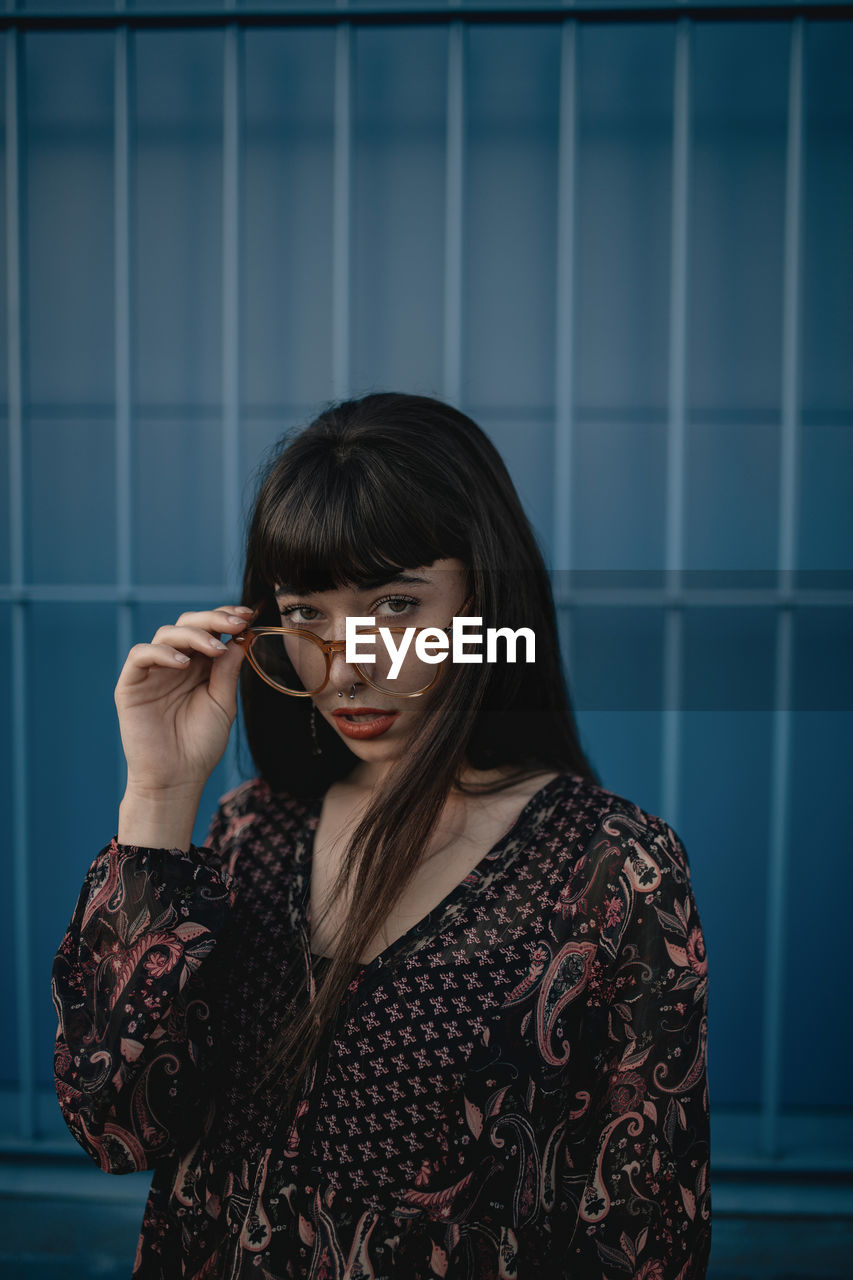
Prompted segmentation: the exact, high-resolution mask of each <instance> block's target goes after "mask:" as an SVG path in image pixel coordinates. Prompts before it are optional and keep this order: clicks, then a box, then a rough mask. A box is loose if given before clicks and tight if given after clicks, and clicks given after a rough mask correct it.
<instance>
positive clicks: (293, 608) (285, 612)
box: [281, 604, 317, 624]
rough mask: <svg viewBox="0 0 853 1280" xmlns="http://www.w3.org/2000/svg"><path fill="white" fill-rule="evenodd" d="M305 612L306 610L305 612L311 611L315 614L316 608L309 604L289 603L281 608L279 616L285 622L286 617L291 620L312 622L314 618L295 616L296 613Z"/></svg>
mask: <svg viewBox="0 0 853 1280" xmlns="http://www.w3.org/2000/svg"><path fill="white" fill-rule="evenodd" d="M306 612H307V613H313V614H315V615H316V613H317V610H316V609H314V608H313V607H312V606H311V605H310V604H291V605H288V606H287V608H286V609H282V610H281V617H282V621H283V622H285V624H286V623H287V621H288V619H289V620H290V621H291V622H313V621H314V618H298V617H297V616H296V615H297V613H300V614H301V613H306Z"/></svg>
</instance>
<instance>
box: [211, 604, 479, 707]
mask: <svg viewBox="0 0 853 1280" xmlns="http://www.w3.org/2000/svg"><path fill="white" fill-rule="evenodd" d="M472 595H473V593H472V594H471V595H469V596H467V597H466V599H465V600H464V601H463V603H462V606H461V607H462V609H464V608H465V606H466V605H467V604H468V602H469V601H470V600H471V598H472ZM265 603H266V602H265V601H261V603H260V604H256V605H255V607H254V610H253V613H252V618H256V617H257V616H258V614H259V613H260V612H261V610H262V609H263V608H264V604H265ZM251 621H252V619H251V618H250V619H249V626H247V627H246V629H245V630H244V631H243V632H242V633H241V634H240V635H237V636H234V637H233V643H234V644H244V645H246V646H247V647H246V658H247V660H248V662H249V663H250V665H251V667H252V669H253V670H254V671H255V672H256V674H257V675H259V676H260V678H261V679H262V680H263V681H265V682H266V683H267V684H268V685H270V687H271V688H273V689H275V690H277V691H278V692H279V693H286V694H288V695H289V696H290V697H291V698H315V697H316V696H317V694H318V693H322V692H323V690H324V689H325V687H326V685H327V684H328V683H329V678H330V676H331V674H332V655H333V654H336V653H345V652H346V647H347V646H346V641H345V640H324V639H323V638H322V636H318V635H317V634H316V633H315V632H314V631H307V630H306V629H305V628H304V627H253V626H252V625H251ZM382 629H383V631H388V632H389V633H390V634H391V635H395V636H402V635H405V633H406V631H408V630H409V629H410V628H408V627H383V628H382ZM434 630H435V628H434V627H415V628H414V631H415V636H417V634H418V633H419V632H421V631H434ZM440 630H442V631H445V632H447V633H448V634H449V633H450V632H451V631H452V630H453V623H452V622H451V623H450V625H449V626H446V627H442V628H440ZM358 634H359V638H361V637H364V636H370V635H376V636H378V635H379V628H378V627H365V628H364V629H363V630H362V629H359V633H358ZM269 635H273V636H302V637H303V638H304V639H306V640H310V641H311V643H312V644H315V645H316V646H317V648H318V649H319V650H320V652H321V653H322V654H323V657H324V659H325V661H326V675H325V677H324V679H323V683H322V684H320V685H318V686H317V688H316V689H312V690H311V692H310V693H309V692H307V691H302V690H298V689H287V688H285V686H284V685H282V684H278V683H277V681H275V680H271V679H270V677H269V676H268V675H267V673H266V672H265V671H264V670H263V668H262V667H261V665H260V663H259V662H258V661H257V660H256V658H255V657H254V655H253V653H252V649H253V648H254V644H255V641H256V640H257V638H258V636H269ZM352 665H353V667H354V668H355V670H356V671H357V672H358V674H359V675H360V676H361V678H362V680H363V681H364V682H365V684H369V685H370V687H371V689H376V691H377V692H378V693H389V692H390V690H388V689H387V688H384V687H383V686H382V685H378V684H375V683H374V681H373V680H371V678H370V676H369V675H368V674H367V671H366V670H365V669H364V667H363V666H362V665H361V664H360V663H358V662H354V663H353V664H352ZM443 665H444V664H443V662H437V663H436V664H435V675H434V676H433V678H432V680H431V681H430V682H429V684H428V685H426V686H425V687H424V688H423V689H418V690H417V692H415V693H398V692H397V691H396V690H395V696H396V697H398V698H420V697H423V695H424V694H425V693H429V691H430V689H432V688H434V686H435V684H436V682H437V680H438V678H439V676H440V675H441V668H442V666H443Z"/></svg>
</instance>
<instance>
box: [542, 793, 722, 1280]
mask: <svg viewBox="0 0 853 1280" xmlns="http://www.w3.org/2000/svg"><path fill="white" fill-rule="evenodd" d="M561 914H562V915H563V917H564V921H568V920H571V929H570V934H571V936H572V938H573V939H575V940H577V941H578V942H581V943H583V944H585V945H584V948H583V952H584V979H585V981H584V984H583V988H582V990H579V991H577V992H576V993H575V995H574V996H573V999H574V1000H577V1001H578V1004H576V1005H575V1009H576V1010H577V1016H578V1018H579V1026H578V1038H577V1040H576V1041H575V1043H576V1045H577V1049H578V1052H574V1051H573V1057H572V1060H571V1061H570V1063H569V1064H568V1068H567V1074H566V1106H567V1130H566V1150H567V1153H568V1156H569V1167H568V1168H567V1169H566V1170H565V1172H564V1173H563V1177H562V1194H561V1195H560V1200H561V1201H562V1202H563V1206H564V1209H565V1212H564V1214H563V1215H560V1214H559V1213H558V1215H557V1216H558V1218H560V1217H562V1221H561V1222H560V1228H561V1229H560V1231H559V1234H560V1236H561V1238H562V1239H565V1240H566V1244H565V1251H564V1252H562V1250H561V1252H562V1257H563V1258H564V1259H565V1274H566V1276H580V1275H582V1276H584V1277H589V1278H590V1280H592V1277H596V1278H597V1277H603V1278H606V1280H615V1278H616V1277H620V1276H624V1277H631V1278H632V1280H702V1278H703V1277H704V1276H705V1273H706V1268H707V1264H708V1256H709V1253H710V1247H711V1195H710V1121H709V1105H708V1081H707V1037H708V973H707V958H706V953H705V940H704V935H703V932H702V925H701V922H700V919H699V913H698V910H697V907H696V902H695V900H694V897H693V893H692V889H691V885H690V871H689V865H688V861H687V854H686V852H685V850H684V846H683V845H682V843H681V841H680V840H679V838H678V836H677V835H676V834H675V832H674V831H673V830H672V829H671V828H670V827H668V826H667V824H666V823H664V822H662V821H661V820H660V819H658V818H654V817H652V816H650V815H645V814H643V815H642V816H641V817H638V816H637V815H636V814H634V813H626V814H621V813H613V814H611V815H610V816H609V817H608V818H606V819H605V820H604V821H603V822H602V823H601V826H600V828H599V830H598V832H597V833H596V836H595V837H594V838H593V840H592V841H591V843H590V846H589V847H588V849H587V853H586V857H585V860H584V866H583V869H582V870H581V872H580V874H579V876H578V881H577V884H576V885H575V887H574V888H573V887H572V886H568V887H567V890H566V891H565V893H564V895H563V898H562V899H561ZM568 1012H569V1009H567V1013H568ZM573 1039H574V1036H573Z"/></svg>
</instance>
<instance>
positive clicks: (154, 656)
mask: <svg viewBox="0 0 853 1280" xmlns="http://www.w3.org/2000/svg"><path fill="white" fill-rule="evenodd" d="M237 609H240V610H241V611H242V612H243V615H244V616H243V617H240V616H239V614H238V612H237ZM251 612H252V611H251V610H250V609H243V608H242V606H239V605H238V606H232V605H223V606H221V607H220V608H218V609H208V610H205V611H203V612H196V613H182V614H181V616H180V618H179V619H178V621H177V623H176V624H175V625H164V626H162V627H158V628H157V630H156V632H155V633H154V636H153V638H152V640H151V643H150V644H135V645H134V646H133V648H132V649H131V650H130V652H129V653H128V655H127V661H126V663H125V679H126V680H127V678H128V676H129V677H130V680H129V682H130V683H135V681H134V680H133V676H132V674H131V673H132V672H133V671H134V670H135V671H137V672H138V673H139V676H138V677H137V679H139V678H142V676H143V673H144V672H145V671H146V670H148V669H149V668H151V667H156V666H165V667H171V668H172V669H178V668H180V667H186V666H188V664H189V662H190V660H191V657H192V655H193V654H196V653H197V654H201V655H203V656H204V657H207V658H218V657H221V656H222V654H224V653H226V652H227V651H228V649H229V647H230V646H229V645H226V644H223V643H222V641H221V640H220V639H219V634H220V633H224V634H228V633H230V634H232V635H237V634H238V633H239V632H240V631H242V630H243V629H244V627H245V626H246V624H247V622H248V620H249V617H250V616H251ZM211 633H213V634H211ZM237 647H238V648H239V646H237ZM238 666H239V664H238Z"/></svg>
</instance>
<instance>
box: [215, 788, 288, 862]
mask: <svg viewBox="0 0 853 1280" xmlns="http://www.w3.org/2000/svg"><path fill="white" fill-rule="evenodd" d="M311 813H312V802H311V801H310V799H305V798H301V797H299V796H297V795H296V794H294V793H292V792H289V791H286V790H284V789H283V788H281V787H275V786H272V785H271V784H270V783H269V782H268V781H267V780H266V779H265V778H262V777H260V776H257V777H254V778H248V779H246V780H245V781H244V782H240V783H238V784H237V786H235V787H232V788H231V789H230V790H229V791H226V792H225V793H224V794H223V795H221V796H220V797H219V803H218V806H217V809H216V812H215V813H214V815H213V817H212V819H211V822H210V829H209V831H208V836H207V840H206V842H205V843H206V845H207V846H208V848H210V849H212V850H213V851H215V853H216V854H217V855H218V856H219V858H220V859H221V860H222V861H223V863H225V864H227V865H229V869H233V866H234V863H235V862H236V861H237V857H238V855H239V856H240V860H241V861H245V859H246V856H247V855H251V856H252V860H257V858H258V857H261V858H262V857H263V856H264V855H276V854H280V853H281V850H282V848H283V846H284V845H287V844H293V843H294V841H295V839H296V838H297V837H299V836H300V835H301V834H302V833H303V832H304V831H305V829H306V827H307V824H308V822H309V819H310V816H311Z"/></svg>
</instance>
